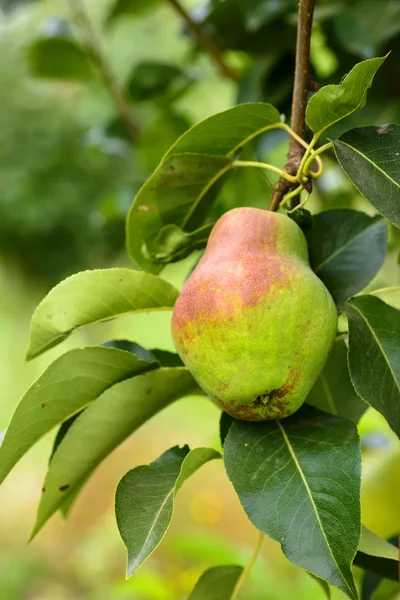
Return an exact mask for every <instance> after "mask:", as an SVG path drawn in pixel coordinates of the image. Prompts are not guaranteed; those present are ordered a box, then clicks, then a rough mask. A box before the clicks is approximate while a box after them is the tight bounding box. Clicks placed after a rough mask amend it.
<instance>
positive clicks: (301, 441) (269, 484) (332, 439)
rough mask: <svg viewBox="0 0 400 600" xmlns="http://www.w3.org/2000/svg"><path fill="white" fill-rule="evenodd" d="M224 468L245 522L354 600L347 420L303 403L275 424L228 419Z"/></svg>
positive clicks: (355, 475)
mask: <svg viewBox="0 0 400 600" xmlns="http://www.w3.org/2000/svg"><path fill="white" fill-rule="evenodd" d="M224 460H225V467H226V470H227V473H228V476H229V478H230V480H231V481H232V484H233V486H234V488H235V491H236V493H237V494H238V496H239V499H240V501H241V503H242V505H243V507H244V509H245V511H246V513H247V515H248V517H249V519H250V520H251V521H252V523H253V524H254V525H255V526H256V527H257V528H258V529H259V530H260V531H263V532H264V533H266V534H267V535H269V536H270V537H272V538H273V539H274V540H277V541H279V542H280V543H281V545H282V550H283V552H284V553H285V555H286V556H287V557H288V558H289V560H291V561H292V562H293V563H295V564H296V565H298V566H301V567H303V568H304V569H306V570H307V571H310V572H311V573H313V574H314V575H317V576H318V577H320V578H321V579H325V580H326V581H328V582H329V583H331V584H332V585H335V586H336V587H338V588H339V589H341V590H342V591H343V592H344V593H345V594H347V596H348V597H349V598H354V599H356V598H357V591H356V588H355V585H354V580H353V575H352V572H351V568H350V566H351V563H352V561H353V558H354V556H355V553H356V550H357V546H358V542H359V538H360V478H361V456H360V442H359V438H358V434H357V429H356V427H355V425H354V424H353V423H351V422H350V421H346V420H344V419H341V418H338V417H334V416H331V415H328V414H326V413H322V412H320V411H318V410H316V409H315V408H312V407H309V406H304V407H302V408H301V409H300V410H299V411H298V412H297V413H295V414H294V415H293V416H292V417H289V418H287V419H284V420H282V421H265V422H262V423H245V422H240V421H235V422H234V423H233V424H232V426H231V428H230V430H229V433H228V436H227V438H226V440H225V444H224Z"/></svg>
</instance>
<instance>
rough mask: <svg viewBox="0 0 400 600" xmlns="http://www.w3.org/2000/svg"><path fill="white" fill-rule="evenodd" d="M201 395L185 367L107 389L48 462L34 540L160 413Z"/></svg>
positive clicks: (161, 370)
mask: <svg viewBox="0 0 400 600" xmlns="http://www.w3.org/2000/svg"><path fill="white" fill-rule="evenodd" d="M201 393H202V392H201V390H200V389H199V387H198V385H197V384H196V382H195V381H194V379H193V377H192V376H191V374H190V373H189V371H188V370H187V369H185V368H160V369H156V370H154V371H149V372H148V373H143V374H142V375H138V376H136V377H132V378H131V379H126V380H125V381H122V382H121V383H118V384H116V385H113V386H112V387H111V388H109V389H108V390H106V391H105V392H104V394H102V395H101V396H100V397H99V398H98V399H97V400H96V402H93V403H92V404H91V405H90V406H89V407H88V408H87V409H86V410H84V411H83V412H82V414H81V415H79V417H78V418H77V419H76V420H75V421H74V423H73V424H72V425H71V427H70V428H69V430H68V431H67V433H66V435H65V437H64V438H63V440H62V441H61V443H60V445H59V446H58V448H57V450H56V452H55V453H54V456H53V458H52V460H51V462H50V465H49V469H48V472H47V475H46V480H45V483H44V492H43V494H42V498H41V502H40V505H39V509H38V514H37V518H36V523H35V526H34V529H33V532H32V536H34V535H35V534H36V533H37V532H38V531H39V529H40V528H41V527H42V526H43V524H44V523H45V522H46V521H47V519H49V517H51V515H52V514H53V513H54V512H55V511H56V510H57V509H58V508H59V507H60V506H61V504H63V502H64V501H65V500H66V498H68V497H69V496H70V494H72V493H74V491H75V490H76V488H77V487H79V486H80V485H81V484H82V483H83V482H84V481H86V480H87V479H88V477H89V476H90V475H91V473H92V472H93V471H94V469H95V468H96V467H97V466H98V465H99V464H100V462H101V461H102V460H103V459H104V458H105V457H106V456H107V455H108V454H110V452H112V450H114V448H116V447H117V446H118V445H119V444H120V443H121V442H122V441H123V440H124V439H126V438H127V437H128V436H129V435H130V434H131V433H133V432H134V431H135V430H136V429H137V428H138V427H140V425H142V424H143V423H144V422H145V421H147V420H148V419H150V417H152V416H153V415H155V414H156V413H157V412H159V411H160V410H161V409H162V408H164V407H166V406H168V405H169V404H171V403H172V402H174V401H175V400H178V399H179V398H182V397H183V396H188V395H190V394H201Z"/></svg>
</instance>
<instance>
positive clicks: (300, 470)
mask: <svg viewBox="0 0 400 600" xmlns="http://www.w3.org/2000/svg"><path fill="white" fill-rule="evenodd" d="M276 424H277V425H278V428H279V429H280V431H281V433H282V437H283V440H284V442H285V444H286V445H287V448H288V450H289V453H290V455H291V457H292V459H293V462H294V464H295V466H296V469H297V471H298V472H299V475H300V477H301V479H302V481H303V484H304V487H305V489H306V492H307V495H308V497H309V499H310V502H311V505H312V507H313V509H314V512H315V515H316V517H317V521H318V523H319V526H320V529H321V532H322V535H323V536H324V539H325V542H326V545H327V547H328V548H329V551H330V554H331V556H332V558H333V560H334V562H335V565H336V566H337V568H338V571H339V573H340V574H341V576H342V580H343V581H344V583H345V584H346V587H347V588H348V590H349V592H350V597H351V598H354V597H355V596H354V592H353V590H352V589H351V587H350V586H349V584H348V582H347V580H346V578H345V577H344V575H343V573H342V570H341V569H340V567H339V565H338V563H337V561H336V557H335V555H334V554H333V551H332V549H331V546H330V544H329V541H328V538H327V537H326V534H325V530H324V528H323V526H322V522H321V519H320V516H319V513H318V510H317V506H316V504H315V501H314V498H313V495H312V492H311V490H310V487H309V485H308V483H307V479H306V477H305V475H304V473H303V470H302V468H301V466H300V463H299V461H298V460H297V457H296V454H295V452H294V449H293V446H292V444H291V443H290V440H289V438H288V436H287V434H286V432H285V430H284V428H283V427H282V424H281V422H280V421H276Z"/></svg>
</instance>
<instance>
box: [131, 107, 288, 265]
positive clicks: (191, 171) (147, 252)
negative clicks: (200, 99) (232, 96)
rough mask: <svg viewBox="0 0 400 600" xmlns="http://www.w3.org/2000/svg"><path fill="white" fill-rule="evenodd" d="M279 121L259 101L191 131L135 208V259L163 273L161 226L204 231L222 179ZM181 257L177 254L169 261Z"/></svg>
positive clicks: (146, 186) (172, 151) (145, 188)
mask: <svg viewBox="0 0 400 600" xmlns="http://www.w3.org/2000/svg"><path fill="white" fill-rule="evenodd" d="M279 123H280V115H279V113H278V111H277V110H276V108H274V107H273V106H272V105H271V104H264V103H262V102H254V103H248V104H240V105H238V106H235V107H233V108H231V109H229V110H226V111H225V112H222V113H219V114H217V115H213V116H212V117H210V118H208V119H206V120H205V121H202V122H200V123H198V124H197V125H195V126H194V127H192V128H191V129H189V130H188V131H187V132H185V133H184V134H183V135H182V136H181V137H180V138H179V139H178V140H177V141H176V142H175V144H174V145H173V146H172V147H171V148H170V149H169V150H168V152H167V153H166V155H165V156H164V158H163V160H162V161H161V164H160V165H159V167H158V168H157V169H156V171H155V172H154V173H153V175H152V176H151V177H150V179H149V180H148V181H147V182H146V183H145V184H144V186H143V187H142V188H141V189H140V190H139V192H138V193H137V195H136V197H135V200H134V202H133V204H132V206H131V208H130V210H129V213H128V217H127V222H126V240H127V248H128V252H129V255H130V257H131V258H132V260H133V261H134V262H135V263H136V264H137V265H138V266H140V267H141V268H143V269H146V270H148V271H152V272H154V273H157V272H159V271H160V270H161V268H162V260H163V261H164V262H166V257H165V256H164V257H161V259H162V260H161V259H160V257H157V252H158V251H157V246H156V244H155V240H156V238H157V235H158V234H159V232H160V230H162V229H163V228H164V227H166V226H169V225H175V226H177V227H178V228H180V229H181V230H182V231H183V232H184V233H186V234H191V235H192V236H193V235H194V234H195V233H196V234H197V233H198V232H197V231H196V230H200V231H201V232H203V233H204V230H202V226H203V225H204V223H205V222H206V219H207V216H208V213H209V209H210V207H211V203H212V202H213V201H214V198H215V195H216V193H217V191H218V185H216V183H217V182H218V184H219V185H220V184H221V182H222V179H221V178H222V177H223V175H224V173H225V172H227V171H229V170H230V169H231V166H232V160H233V157H234V155H235V154H236V153H238V152H239V150H240V149H241V147H242V146H243V145H245V144H246V143H247V142H249V141H250V140H252V139H253V138H254V137H256V136H257V135H259V134H261V133H262V132H265V131H267V130H268V129H271V128H272V127H276V126H277V125H278V124H279ZM164 232H165V230H164ZM160 235H161V236H162V235H163V234H160ZM181 238H182V236H181ZM181 241H182V239H181ZM186 241H188V240H186ZM192 241H193V240H192ZM179 258H181V256H180V255H179V254H178V255H177V256H174V254H173V253H172V254H171V256H170V258H169V260H176V259H179ZM157 261H158V262H157Z"/></svg>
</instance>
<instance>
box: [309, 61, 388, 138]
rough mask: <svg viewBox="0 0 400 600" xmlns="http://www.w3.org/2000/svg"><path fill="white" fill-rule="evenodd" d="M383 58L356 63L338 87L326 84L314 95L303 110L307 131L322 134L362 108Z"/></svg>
mask: <svg viewBox="0 0 400 600" xmlns="http://www.w3.org/2000/svg"><path fill="white" fill-rule="evenodd" d="M385 58H386V57H385V56H384V57H382V58H370V59H369V60H364V61H363V62H360V63H358V64H357V65H355V66H354V67H353V68H352V70H351V71H350V73H348V74H347V75H346V76H345V77H344V78H343V79H342V81H341V83H340V84H339V85H326V86H325V87H323V88H321V89H320V90H319V91H318V92H317V93H316V94H314V96H312V97H311V98H310V100H309V102H308V104H307V109H306V122H307V125H308V126H309V127H310V129H312V131H313V132H314V133H321V132H322V131H324V130H325V129H327V128H328V127H330V126H331V125H333V124H334V123H337V122H338V121H340V120H341V119H344V118H345V117H348V116H349V115H351V114H352V113H353V112H355V111H356V110H359V109H360V108H362V107H363V106H365V103H366V97H367V90H368V88H370V87H371V84H372V81H373V79H374V75H375V73H376V72H377V70H378V69H379V67H380V66H381V64H382V63H383V62H384V60H385Z"/></svg>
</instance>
